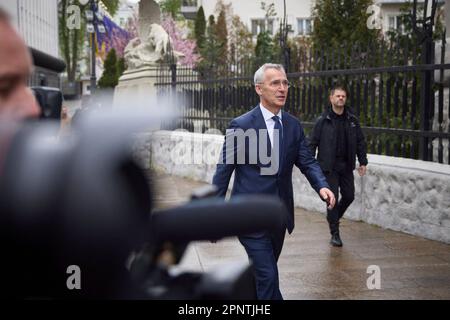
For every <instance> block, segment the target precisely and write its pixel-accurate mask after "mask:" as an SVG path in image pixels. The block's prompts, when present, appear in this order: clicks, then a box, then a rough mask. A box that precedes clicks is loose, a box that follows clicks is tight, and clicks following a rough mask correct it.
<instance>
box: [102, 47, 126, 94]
mask: <svg viewBox="0 0 450 320" xmlns="http://www.w3.org/2000/svg"><path fill="white" fill-rule="evenodd" d="M103 66H104V71H103V75H102V77H101V78H100V80H99V81H98V86H99V88H102V89H104V88H114V87H115V86H116V85H117V83H118V81H119V68H121V67H120V66H119V65H118V61H117V55H116V50H114V49H111V50H110V51H109V52H108V55H107V56H106V59H105V63H104V64H103Z"/></svg>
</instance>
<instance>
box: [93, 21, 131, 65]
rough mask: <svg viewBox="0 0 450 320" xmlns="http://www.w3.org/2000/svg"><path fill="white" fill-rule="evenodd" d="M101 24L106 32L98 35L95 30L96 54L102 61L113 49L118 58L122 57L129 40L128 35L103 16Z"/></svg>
mask: <svg viewBox="0 0 450 320" xmlns="http://www.w3.org/2000/svg"><path fill="white" fill-rule="evenodd" d="M103 24H104V26H105V29H106V32H105V33H100V32H99V31H98V28H97V29H96V30H95V32H96V36H97V37H96V38H97V48H98V50H97V54H98V55H99V56H101V57H102V59H103V60H104V59H105V58H106V55H107V54H108V52H109V51H110V50H111V49H112V48H114V49H115V50H116V53H117V55H118V56H119V57H123V52H124V50H125V47H126V46H127V44H128V42H129V41H130V40H131V36H130V34H129V33H128V32H127V31H126V30H124V29H122V28H121V27H119V26H118V25H117V24H115V23H114V21H112V20H111V19H109V18H108V17H107V16H103Z"/></svg>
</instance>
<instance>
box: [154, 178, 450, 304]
mask: <svg viewBox="0 0 450 320" xmlns="http://www.w3.org/2000/svg"><path fill="white" fill-rule="evenodd" d="M153 180H154V181H155V185H156V186H157V188H156V189H157V190H158V192H157V194H156V196H155V201H156V206H157V207H159V208H163V207H172V206H177V205H180V204H182V203H186V202H187V201H188V200H189V195H190V193H191V192H192V190H194V189H195V188H198V187H201V186H203V185H204V183H201V182H195V181H191V180H187V179H182V178H179V177H175V176H167V175H157V176H155V177H153ZM295 219H296V228H295V230H294V232H293V233H292V234H291V235H286V240H285V244H284V248H283V252H282V254H281V257H280V260H279V272H280V287H281V291H282V293H283V295H284V298H285V299H290V300H300V299H389V300H390V299H450V245H448V244H444V243H440V242H436V241H432V240H427V239H423V238H420V237H416V236H412V235H408V234H404V233H401V232H395V231H391V230H385V229H382V228H380V227H376V226H372V225H369V224H366V223H363V222H354V221H350V220H346V219H343V220H342V223H341V238H342V240H343V242H344V246H343V247H342V248H334V247H331V246H330V245H329V233H328V226H327V223H326V219H325V216H324V215H322V214H320V213H317V212H310V211H306V210H302V209H296V211H295ZM237 260H241V261H247V256H246V253H245V251H244V249H243V248H242V246H241V245H240V243H239V242H238V240H237V239H236V238H229V239H224V240H221V241H219V242H217V243H215V244H214V243H210V242H195V243H192V244H190V246H189V248H188V251H187V253H186V254H185V257H184V258H183V261H182V262H181V264H180V265H179V268H182V269H183V270H196V271H199V270H208V269H210V268H215V267H218V266H220V265H224V264H226V263H229V262H232V261H237ZM371 265H376V266H378V267H379V268H380V272H381V289H373V290H369V289H368V288H367V279H368V277H369V276H370V274H368V273H367V268H368V267H369V266H371Z"/></svg>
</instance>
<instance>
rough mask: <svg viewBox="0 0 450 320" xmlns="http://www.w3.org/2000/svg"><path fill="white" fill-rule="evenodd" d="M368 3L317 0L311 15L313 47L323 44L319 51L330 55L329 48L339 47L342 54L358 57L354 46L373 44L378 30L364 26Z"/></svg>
mask: <svg viewBox="0 0 450 320" xmlns="http://www.w3.org/2000/svg"><path fill="white" fill-rule="evenodd" d="M372 4H373V0H317V2H316V4H315V6H314V9H313V15H312V16H313V19H314V28H313V31H312V34H311V39H312V42H313V48H314V49H315V50H320V49H322V48H326V52H324V53H323V54H324V55H325V56H326V55H331V52H332V51H333V50H334V51H337V50H341V51H343V52H342V53H343V55H347V56H350V57H352V59H351V60H353V61H355V60H356V61H357V60H358V59H360V58H361V57H357V56H355V54H356V52H357V50H355V48H356V47H360V48H361V47H362V48H366V47H367V46H368V45H369V44H370V45H372V46H373V45H376V44H377V43H378V42H379V40H380V37H379V36H380V32H379V30H378V29H375V28H373V29H369V28H368V27H367V21H368V18H369V16H370V15H369V14H368V13H366V11H367V8H368V7H369V6H370V5H372ZM321 54H322V53H321ZM328 60H330V61H331V59H328ZM323 61H324V60H323ZM321 67H323V65H322V66H321ZM339 67H346V66H339Z"/></svg>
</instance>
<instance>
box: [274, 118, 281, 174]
mask: <svg viewBox="0 0 450 320" xmlns="http://www.w3.org/2000/svg"><path fill="white" fill-rule="evenodd" d="M272 119H273V121H275V126H274V135H273V137H274V139H275V132H276V131H278V147H279V150H278V174H280V172H281V165H282V160H283V155H282V153H283V126H282V125H281V120H280V118H279V117H278V116H273V117H272ZM274 146H275V141H274Z"/></svg>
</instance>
